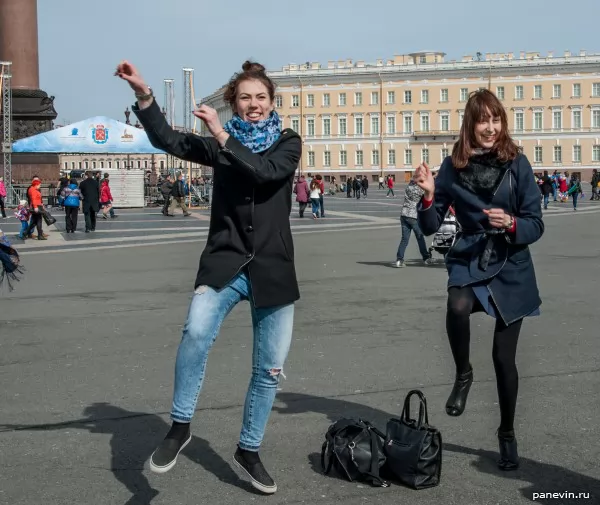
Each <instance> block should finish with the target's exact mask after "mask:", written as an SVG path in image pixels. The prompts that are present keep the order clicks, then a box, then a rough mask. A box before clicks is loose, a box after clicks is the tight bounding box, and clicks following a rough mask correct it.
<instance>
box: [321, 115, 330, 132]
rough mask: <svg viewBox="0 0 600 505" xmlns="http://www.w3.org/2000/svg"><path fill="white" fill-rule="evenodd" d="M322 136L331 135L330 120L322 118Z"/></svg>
mask: <svg viewBox="0 0 600 505" xmlns="http://www.w3.org/2000/svg"><path fill="white" fill-rule="evenodd" d="M323 135H325V136H329V135H331V118H328V117H326V118H323Z"/></svg>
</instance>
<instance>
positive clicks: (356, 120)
mask: <svg viewBox="0 0 600 505" xmlns="http://www.w3.org/2000/svg"><path fill="white" fill-rule="evenodd" d="M359 123H360V131H358V130H359V128H358V124H359ZM364 134H365V121H364V119H363V117H362V115H361V116H354V135H364Z"/></svg>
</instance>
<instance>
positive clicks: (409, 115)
mask: <svg viewBox="0 0 600 505" xmlns="http://www.w3.org/2000/svg"><path fill="white" fill-rule="evenodd" d="M407 120H409V121H410V131H407V130H406V121H407ZM414 129H415V124H414V119H413V115H412V112H408V113H405V114H402V133H404V134H409V135H410V134H411V133H412V132H413V131H414Z"/></svg>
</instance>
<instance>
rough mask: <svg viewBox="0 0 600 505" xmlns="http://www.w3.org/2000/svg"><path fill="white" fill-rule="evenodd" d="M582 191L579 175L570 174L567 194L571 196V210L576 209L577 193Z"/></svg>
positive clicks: (579, 193)
mask: <svg viewBox="0 0 600 505" xmlns="http://www.w3.org/2000/svg"><path fill="white" fill-rule="evenodd" d="M582 193H583V190H582V189H581V182H580V181H579V177H577V176H576V175H575V174H573V175H571V180H570V181H569V189H568V194H569V195H570V196H571V200H572V202H573V210H577V200H579V195H581V194H582Z"/></svg>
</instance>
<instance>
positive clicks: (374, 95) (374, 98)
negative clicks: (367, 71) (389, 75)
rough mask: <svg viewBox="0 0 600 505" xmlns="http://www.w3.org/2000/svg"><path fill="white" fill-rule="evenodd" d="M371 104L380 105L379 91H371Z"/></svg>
mask: <svg viewBox="0 0 600 505" xmlns="http://www.w3.org/2000/svg"><path fill="white" fill-rule="evenodd" d="M371 105H379V91H371Z"/></svg>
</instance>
